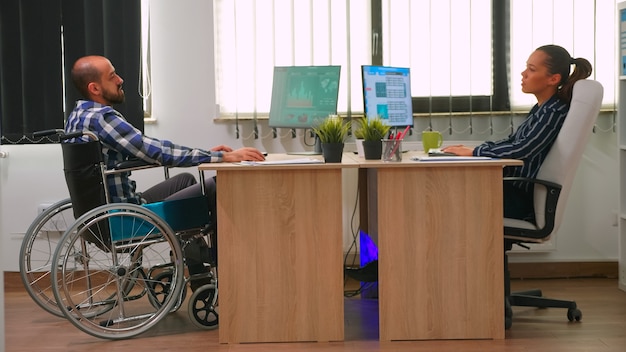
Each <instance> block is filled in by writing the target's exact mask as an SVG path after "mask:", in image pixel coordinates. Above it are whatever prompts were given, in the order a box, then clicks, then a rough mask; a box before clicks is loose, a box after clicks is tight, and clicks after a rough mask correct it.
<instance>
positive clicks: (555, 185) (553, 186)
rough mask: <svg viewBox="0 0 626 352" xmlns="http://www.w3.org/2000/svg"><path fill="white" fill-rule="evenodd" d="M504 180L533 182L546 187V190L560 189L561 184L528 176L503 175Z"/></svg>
mask: <svg viewBox="0 0 626 352" xmlns="http://www.w3.org/2000/svg"><path fill="white" fill-rule="evenodd" d="M503 180H504V182H526V183H533V184H540V185H543V186H545V187H546V189H547V190H548V192H549V191H550V190H553V189H554V190H558V191H559V192H560V191H561V188H562V186H561V185H560V184H558V183H554V182H550V181H546V180H541V179H538V178H528V177H505V178H504V179H503Z"/></svg>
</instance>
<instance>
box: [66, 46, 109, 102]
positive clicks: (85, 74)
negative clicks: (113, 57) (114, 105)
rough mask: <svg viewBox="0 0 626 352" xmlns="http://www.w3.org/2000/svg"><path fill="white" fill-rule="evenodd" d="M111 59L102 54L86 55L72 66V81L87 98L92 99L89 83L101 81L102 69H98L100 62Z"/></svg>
mask: <svg viewBox="0 0 626 352" xmlns="http://www.w3.org/2000/svg"><path fill="white" fill-rule="evenodd" d="M103 61H106V62H108V61H109V60H108V59H107V58H105V57H102V56H84V57H81V58H80V59H78V60H76V62H75V63H74V66H73V67H72V82H74V86H75V87H76V89H78V91H79V92H80V94H81V95H82V96H83V97H84V98H86V99H91V96H90V93H89V89H88V86H89V83H91V82H100V76H101V74H102V72H101V70H99V69H98V66H99V65H98V64H99V63H100V62H103Z"/></svg>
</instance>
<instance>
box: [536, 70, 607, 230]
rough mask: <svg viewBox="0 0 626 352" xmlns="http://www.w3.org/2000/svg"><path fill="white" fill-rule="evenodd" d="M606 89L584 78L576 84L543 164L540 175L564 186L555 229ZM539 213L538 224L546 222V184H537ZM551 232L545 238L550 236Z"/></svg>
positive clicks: (540, 225) (541, 177)
mask: <svg viewBox="0 0 626 352" xmlns="http://www.w3.org/2000/svg"><path fill="white" fill-rule="evenodd" d="M603 92H604V89H603V88H602V85H601V84H600V83H598V82H597V81H594V80H590V79H584V80H580V81H577V82H576V83H575V84H574V90H573V94H572V102H571V104H570V109H569V112H568V114H567V117H566V118H565V122H564V123H563V127H561V131H560V132H559V135H558V136H557V138H556V141H555V142H554V145H553V146H552V148H551V149H550V152H549V153H548V155H547V157H546V159H545V160H544V162H543V164H542V165H541V169H540V170H539V173H538V175H537V178H538V179H542V180H547V181H551V182H554V183H558V184H560V185H561V186H562V189H561V194H560V196H559V201H558V203H557V207H556V216H555V221H554V229H553V230H552V233H556V231H557V230H558V229H559V226H560V224H561V219H562V217H563V213H564V211H565V206H566V204H567V198H568V196H569V193H570V188H571V186H572V182H573V181H574V176H575V175H576V169H577V168H578V165H579V164H580V160H581V159H582V155H583V151H584V150H585V146H586V145H587V141H588V140H589V136H590V135H591V132H592V128H593V125H594V123H595V121H596V118H597V117H598V114H599V113H600V106H601V105H602V96H603ZM534 192H535V217H536V223H537V226H538V227H543V226H544V224H545V203H544V200H545V192H546V191H545V188H544V187H541V186H535V191H534ZM549 237H550V236H548V237H546V238H544V239H543V240H547V239H548V238H549Z"/></svg>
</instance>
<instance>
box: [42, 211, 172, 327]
mask: <svg viewBox="0 0 626 352" xmlns="http://www.w3.org/2000/svg"><path fill="white" fill-rule="evenodd" d="M53 260H54V263H55V270H53V271H52V282H53V283H55V285H54V286H55V287H54V291H53V292H54V296H55V299H56V301H57V302H58V304H59V307H61V310H62V312H63V314H64V315H65V317H66V318H67V319H68V320H69V321H70V322H71V323H72V324H74V325H75V326H76V327H77V328H79V329H80V330H82V331H84V332H86V333H88V334H90V335H93V336H96V337H100V338H106V339H125V338H129V337H133V336H136V335H139V334H141V333H143V332H145V331H147V330H148V329H150V328H151V327H152V326H154V325H155V324H156V323H158V322H159V321H160V320H161V319H162V318H163V317H165V316H166V315H167V314H168V313H169V312H170V311H171V310H172V308H173V307H174V306H175V304H176V303H177V301H178V299H179V297H180V295H181V290H182V289H184V277H183V276H184V268H183V255H182V250H181V246H180V243H179V242H178V239H177V237H176V236H175V235H174V232H173V231H172V230H171V228H170V227H169V225H167V223H165V222H164V221H163V220H162V219H161V218H160V217H159V216H158V215H156V214H155V213H153V212H152V211H150V210H148V209H146V208H144V207H141V206H138V205H134V204H122V203H117V204H107V205H103V206H100V207H98V208H95V209H93V210H91V211H89V212H87V213H85V214H84V215H83V216H81V217H80V218H79V219H78V220H76V222H75V223H74V225H73V226H72V227H71V228H70V229H68V230H67V231H66V232H65V234H64V235H63V237H62V238H61V241H60V242H59V245H58V246H57V249H56V251H55V253H54V258H53ZM153 268H159V269H156V270H155V269H153ZM160 270H162V271H163V272H168V275H171V281H169V282H168V285H169V286H168V289H169V294H168V295H164V296H163V295H161V296H159V297H157V299H158V300H159V302H161V304H160V305H157V306H156V307H155V305H153V304H152V302H154V300H155V297H154V295H155V294H156V293H155V292H154V289H153V288H154V287H155V284H156V282H153V281H154V279H153V278H155V277H159V271H160ZM147 273H151V274H150V275H148V274H147Z"/></svg>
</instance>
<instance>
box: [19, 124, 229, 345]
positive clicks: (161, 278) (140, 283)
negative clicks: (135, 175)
mask: <svg viewBox="0 0 626 352" xmlns="http://www.w3.org/2000/svg"><path fill="white" fill-rule="evenodd" d="M53 134H56V135H57V136H58V138H59V141H60V142H61V141H64V140H66V139H71V138H75V137H80V136H82V135H83V134H84V135H87V136H89V137H90V141H89V142H84V143H61V147H62V151H63V163H64V172H65V179H66V183H67V186H68V189H69V193H70V199H69V200H63V201H60V202H58V203H56V204H55V205H53V206H51V207H49V208H48V209H47V210H46V211H45V212H44V213H42V214H40V215H39V216H38V218H37V219H36V220H35V221H34V222H33V224H32V225H31V227H30V228H29V231H27V236H26V237H25V239H24V241H23V244H22V249H21V251H22V253H21V257H20V258H22V260H21V263H20V272H21V274H22V279H23V281H24V284H25V286H26V287H27V291H28V292H29V294H30V295H31V297H32V298H33V299H34V300H35V301H36V302H37V303H38V304H39V305H40V306H41V307H42V308H44V309H45V310H47V311H49V312H50V313H52V314H55V315H60V314H61V315H63V316H64V317H65V318H66V319H68V320H69V321H70V322H71V323H72V324H73V325H75V326H76V327H77V328H78V329H80V330H82V331H83V332H85V333H88V334H90V335H92V336H96V337H99V338H106V339H125V338H130V337H134V336H137V335H139V334H141V333H144V332H145V331H147V330H148V329H150V328H152V327H153V326H154V325H156V324H157V323H158V322H159V321H160V320H161V319H163V318H164V317H165V316H166V315H167V314H169V313H171V312H175V311H177V310H178V309H179V308H180V307H181V306H182V304H183V303H184V301H185V299H186V292H187V289H186V287H187V285H188V284H189V285H192V284H193V283H196V286H198V287H197V288H196V289H195V290H192V291H193V293H192V295H191V297H190V298H189V300H188V304H187V308H188V314H189V317H190V320H191V322H192V323H193V324H194V325H195V326H197V327H199V328H203V329H214V328H217V327H218V324H219V314H218V308H217V293H218V289H217V270H216V266H215V265H214V264H215V263H214V262H213V260H211V259H210V260H208V263H205V267H206V268H207V270H206V273H201V274H193V275H190V274H188V273H186V271H185V266H186V265H185V264H186V259H185V255H184V253H185V252H186V251H185V249H186V247H187V246H190V245H193V243H197V241H198V240H201V241H206V242H208V244H209V247H210V244H211V243H212V242H213V238H214V237H213V236H214V231H212V228H211V224H210V218H209V209H208V204H207V201H206V198H205V197H204V196H199V197H194V198H188V199H182V200H174V201H163V202H156V203H150V204H143V205H136V204H129V203H111V202H110V199H109V194H108V189H107V187H106V177H107V175H110V174H115V173H120V172H130V171H134V170H140V169H145V168H150V167H154V166H158V165H147V164H145V163H144V162H141V161H128V162H124V163H122V164H120V165H118V166H117V167H116V168H115V169H113V170H107V169H106V166H105V165H104V163H103V161H102V151H101V144H100V141H99V140H98V138H97V136H96V135H95V134H93V133H91V132H82V131H81V132H76V133H69V134H65V133H64V132H63V131H62V130H48V131H40V132H36V133H35V134H34V135H37V136H50V135H53ZM166 176H167V169H166ZM200 178H201V184H202V185H204V182H203V180H202V178H203V175H202V173H200ZM70 212H71V215H69V214H68V213H70ZM61 216H62V220H59V218H60V217H61ZM55 220H57V221H55ZM63 221H65V223H64V224H63V225H67V226H65V231H64V232H63V235H62V236H60V237H59V236H58V232H59V231H54V230H55V226H57V225H59V222H63ZM58 228H59V229H60V228H61V226H59V227H58ZM50 229H52V231H50ZM44 233H45V234H44ZM50 233H54V234H56V236H50ZM52 251H53V254H52V255H50V253H51V252H52ZM198 283H201V285H198ZM50 292H51V293H52V295H53V297H54V299H52V298H51V297H50V296H51V295H50ZM55 304H56V307H54V305H55ZM59 313H60V314H59Z"/></svg>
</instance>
